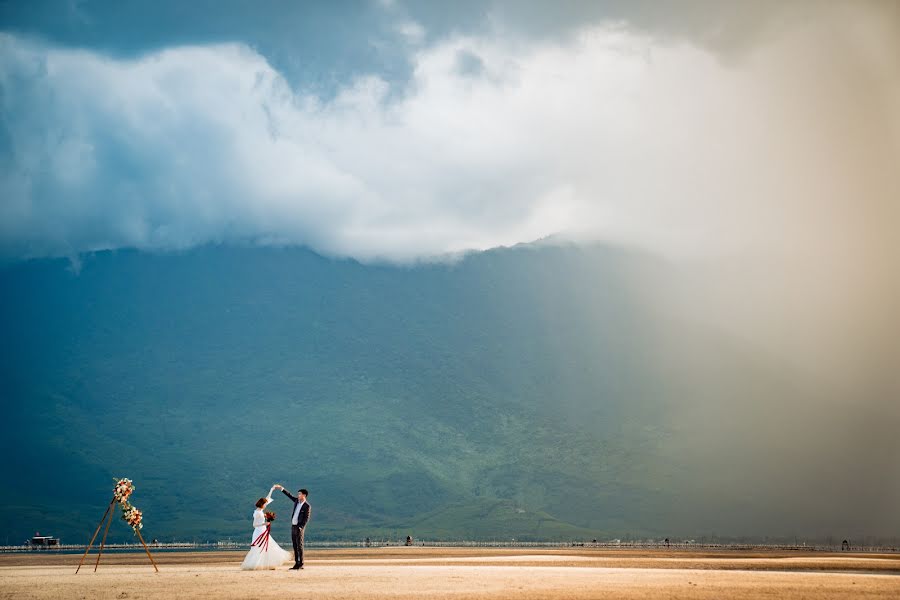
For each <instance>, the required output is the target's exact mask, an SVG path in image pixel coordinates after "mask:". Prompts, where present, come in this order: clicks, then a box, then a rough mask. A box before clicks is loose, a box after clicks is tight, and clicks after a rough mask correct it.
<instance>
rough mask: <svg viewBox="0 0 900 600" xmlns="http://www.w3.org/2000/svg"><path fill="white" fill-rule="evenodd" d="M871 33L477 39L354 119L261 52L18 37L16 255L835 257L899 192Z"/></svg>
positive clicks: (425, 52) (13, 188)
mask: <svg viewBox="0 0 900 600" xmlns="http://www.w3.org/2000/svg"><path fill="white" fill-rule="evenodd" d="M826 25H828V24H826ZM852 25H853V27H847V28H846V29H845V31H844V32H843V33H842V37H840V38H839V41H840V42H841V45H840V47H839V49H838V50H834V51H832V50H829V48H833V47H834V45H835V41H834V37H833V31H831V29H830V28H829V27H827V26H821V27H817V26H815V25H812V26H810V27H809V28H807V29H806V30H803V31H793V32H790V35H787V34H785V35H782V36H781V37H780V38H777V39H775V40H773V41H770V44H769V46H767V47H764V48H760V49H758V50H757V51H756V52H754V53H752V54H750V55H749V56H748V57H747V58H746V59H745V61H744V62H742V63H741V64H738V65H734V64H729V65H723V64H722V63H720V62H719V61H717V59H716V57H715V56H714V55H712V54H710V53H708V52H707V51H705V50H702V49H700V48H698V47H694V46H692V45H690V44H687V43H680V44H659V43H657V42H655V41H654V40H653V39H652V38H650V37H646V36H642V35H640V34H639V33H635V32H632V31H628V30H625V29H615V28H602V27H595V28H591V29H585V30H582V31H581V32H580V33H579V34H578V35H577V36H576V37H574V38H573V39H571V40H570V41H568V42H566V43H551V42H544V43H532V44H529V43H525V42H523V41H522V40H518V39H511V38H505V37H503V36H494V37H465V38H463V37H460V38H453V39H449V40H445V41H443V42H441V43H439V44H437V45H435V46H432V47H427V48H422V49H420V50H419V51H418V52H417V53H416V54H415V56H414V57H413V64H414V75H413V78H412V81H411V82H410V83H409V87H408V89H407V90H406V91H405V93H404V94H403V95H402V96H400V97H399V98H396V97H395V96H389V94H388V91H389V89H388V84H387V83H385V82H384V81H382V80H381V79H379V78H378V77H375V76H370V77H366V78H361V79H358V80H356V81H353V82H351V83H349V84H348V85H347V86H346V87H345V88H344V89H342V90H341V91H340V93H339V94H338V95H337V96H336V97H335V98H334V99H333V100H330V101H324V100H321V99H319V98H317V97H314V96H311V95H305V94H303V93H302V92H301V93H295V92H294V91H292V90H291V88H290V87H289V86H288V85H287V84H286V83H285V81H284V80H283V79H282V77H281V76H280V75H279V74H278V73H277V72H276V71H275V70H273V68H272V67H271V66H270V65H269V64H268V63H267V62H266V61H265V60H264V59H263V58H262V57H261V56H260V55H258V54H256V53H255V52H253V51H252V50H250V49H248V48H246V47H243V46H240V45H219V46H210V47H180V48H172V49H168V50H165V51H161V52H158V53H155V54H151V55H147V56H144V57H142V58H140V59H137V60H114V59H111V58H108V57H105V56H103V55H101V54H97V53H92V52H86V51H79V50H71V49H62V48H55V47H51V46H47V45H44V44H42V43H40V42H35V41H29V40H25V39H22V38H20V37H17V36H14V35H9V34H3V35H2V37H0V54H2V58H0V86H2V102H3V115H4V129H5V136H6V138H7V141H8V144H9V147H10V150H9V152H8V155H7V156H6V157H5V158H4V161H3V163H2V175H0V176H2V181H0V186H2V187H0V190H2V195H3V200H2V203H0V218H2V223H0V248H2V252H3V253H4V254H6V255H7V256H12V257H21V256H35V255H66V254H72V253H76V252H80V251H89V250H95V249H100V248H113V247H123V246H127V247H137V248H144V249H167V248H182V247H187V246H191V245H195V244H201V243H205V242H218V241H230V240H242V241H246V240H251V241H258V242H261V243H299V244H307V245H310V246H311V247H313V248H314V249H317V250H319V251H322V252H325V253H331V254H338V255H349V256H354V257H357V258H360V259H363V260H366V259H375V258H386V259H389V260H397V261H407V260H413V259H416V258H421V257H433V256H437V255H441V254H443V253H447V252H455V251H459V250H464V249H481V248H488V247H493V246H497V245H506V244H513V243H516V242H522V241H530V240H533V239H536V238H540V237H543V236H547V235H550V234H554V233H560V232H564V233H568V234H570V235H577V236H582V237H588V238H592V239H596V238H602V239H610V240H615V241H620V242H625V243H634V244H639V245H643V246H646V247H650V248H653V249H656V250H659V251H661V252H665V253H670V254H673V253H675V254H678V253H682V254H683V253H701V254H702V253H708V252H727V251H734V250H742V249H745V248H747V247H751V248H779V249H781V248H784V247H791V246H794V245H797V244H801V245H804V247H805V246H807V245H809V244H813V245H815V244H823V243H828V244H833V243H835V241H836V240H837V239H838V238H839V237H840V236H841V235H842V233H841V232H844V233H846V228H845V225H846V221H845V220H844V219H845V218H846V217H847V216H848V215H850V214H853V213H854V211H859V210H860V205H859V204H858V202H859V195H857V194H856V192H858V191H859V190H866V192H867V193H866V195H865V198H866V200H865V202H866V204H865V205H863V209H866V208H869V207H874V208H878V207H883V206H884V202H883V200H884V198H886V195H885V194H886V193H887V192H888V191H889V190H890V189H896V185H897V176H896V174H891V173H890V172H889V170H886V169H885V167H887V166H889V165H890V164H891V162H892V161H893V162H894V163H896V159H897V155H898V142H897V135H898V131H900V125H898V124H900V117H898V112H900V109H898V108H897V107H898V106H900V93H898V77H897V71H896V69H895V67H896V62H895V60H894V59H892V58H890V55H889V51H890V50H892V49H894V50H896V46H897V44H896V41H895V40H891V39H890V35H889V34H890V29H886V30H881V31H879V29H878V24H877V22H876V21H875V20H867V19H866V18H865V15H863V17H859V18H857V21H855V22H854V23H852ZM826 34H827V35H826ZM886 36H887V37H886ZM873 38H874V39H875V40H879V41H873ZM879 43H880V44H881V46H879ZM823 53H824V55H823ZM831 54H835V55H836V57H837V58H839V59H840V62H839V63H837V64H835V63H833V62H832V63H830V64H828V63H826V60H825V59H831V58H834V57H832V56H831ZM824 66H829V67H831V71H828V70H823V69H822V67H824ZM817 69H818V70H817ZM860 72H862V73H863V74H862V75H861V74H860ZM847 86H853V89H852V91H847V90H846V88H847ZM860 86H861V87H860ZM891 127H893V129H891ZM892 186H893V188H892ZM857 225H859V226H860V227H863V229H865V227H864V226H863V225H864V224H862V223H857ZM857 233H858V232H857ZM846 237H848V239H851V241H852V240H856V239H857V236H856V235H852V236H846ZM838 243H841V242H840V241H838Z"/></svg>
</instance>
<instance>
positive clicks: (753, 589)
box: [0, 547, 900, 600]
mask: <svg viewBox="0 0 900 600" xmlns="http://www.w3.org/2000/svg"><path fill="white" fill-rule="evenodd" d="M155 557H156V559H157V562H158V564H159V567H160V572H159V573H158V574H157V573H154V572H153V569H152V567H151V566H150V564H149V562H148V560H147V556H146V555H144V554H108V555H106V554H105V555H104V556H103V559H102V561H101V563H100V567H99V570H98V571H97V572H96V573H94V572H93V560H91V559H90V557H89V559H88V560H89V561H88V562H86V563H85V564H86V566H85V567H82V569H81V572H80V573H79V574H78V575H76V574H75V567H76V565H77V564H78V561H79V559H80V557H79V556H76V555H65V554H39V555H34V554H32V555H17V554H11V555H2V556H0V599H4V600H5V599H13V598H15V599H16V600H19V599H32V598H35V599H37V598H63V599H67V598H76V599H93V598H100V599H106V598H109V599H113V598H115V599H128V600H138V599H141V600H163V599H168V598H208V599H213V598H215V599H230V598H279V599H281V600H283V599H284V598H304V597H306V598H314V599H316V600H330V599H336V598H429V599H435V600H437V599H441V598H453V599H465V598H494V599H501V598H541V599H543V600H549V599H557V598H559V599H563V598H565V599H570V598H572V599H575V598H667V599H671V598H691V599H693V598H737V599H742V598H791V599H797V598H811V599H812V598H815V599H821V598H826V599H827V598H848V597H850V598H852V597H859V598H892V599H896V598H900V555H896V554H880V555H876V554H851V553H840V554H829V553H821V552H818V553H803V552H734V551H720V552H687V551H672V552H668V551H661V550H660V551H654V550H621V551H619V550H608V549H589V548H587V549H586V548H572V549H571V550H569V549H563V550H560V549H530V550H521V549H473V548H422V547H413V548H396V547H395V548H375V549H365V550H363V549H348V550H318V551H317V550H311V551H309V559H308V561H307V566H306V568H305V569H304V570H302V571H299V572H298V571H289V570H287V567H286V566H285V567H284V568H282V569H279V570H277V571H256V572H243V571H241V570H240V569H239V565H240V562H241V560H242V558H243V553H242V552H195V553H187V552H178V553H174V552H173V553H159V554H157V555H155Z"/></svg>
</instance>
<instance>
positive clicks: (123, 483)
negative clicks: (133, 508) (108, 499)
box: [113, 477, 134, 504]
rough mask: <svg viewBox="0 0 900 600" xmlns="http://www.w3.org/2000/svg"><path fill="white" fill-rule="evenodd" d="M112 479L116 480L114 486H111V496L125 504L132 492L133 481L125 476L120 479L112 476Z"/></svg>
mask: <svg viewBox="0 0 900 600" xmlns="http://www.w3.org/2000/svg"><path fill="white" fill-rule="evenodd" d="M113 481H115V482H116V486H115V487H114V488H113V497H114V498H115V499H116V502H118V503H119V504H126V503H127V502H128V497H129V496H131V494H133V493H134V482H132V481H131V480H130V479H128V478H127V477H123V478H122V479H116V478H115V477H114V478H113Z"/></svg>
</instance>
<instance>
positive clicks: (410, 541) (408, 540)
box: [406, 535, 413, 546]
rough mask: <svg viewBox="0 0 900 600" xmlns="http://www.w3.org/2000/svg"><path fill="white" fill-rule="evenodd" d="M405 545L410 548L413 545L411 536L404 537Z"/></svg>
mask: <svg viewBox="0 0 900 600" xmlns="http://www.w3.org/2000/svg"><path fill="white" fill-rule="evenodd" d="M406 545H407V546H412V545H413V539H412V536H411V535H408V536H406Z"/></svg>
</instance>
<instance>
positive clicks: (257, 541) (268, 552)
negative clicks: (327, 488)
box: [241, 483, 309, 571]
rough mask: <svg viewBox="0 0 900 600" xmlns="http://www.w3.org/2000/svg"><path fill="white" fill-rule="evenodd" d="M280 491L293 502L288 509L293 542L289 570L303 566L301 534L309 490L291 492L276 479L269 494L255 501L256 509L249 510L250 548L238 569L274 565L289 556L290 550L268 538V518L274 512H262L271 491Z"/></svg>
mask: <svg viewBox="0 0 900 600" xmlns="http://www.w3.org/2000/svg"><path fill="white" fill-rule="evenodd" d="M275 490H281V492H282V493H283V494H284V495H285V496H287V497H288V498H290V499H291V500H292V501H293V502H294V509H293V510H292V511H291V543H292V544H293V545H294V566H293V567H291V569H292V570H296V569H302V568H303V534H304V530H305V529H306V524H307V523H308V522H309V502H307V501H306V498H307V496H309V492H308V491H307V490H305V489H302V488H301V489H299V490H297V495H296V496H294V495H293V494H291V493H290V492H289V491H287V490H286V489H284V486H283V485H281V484H278V483H276V484H275V485H273V486H272V489H270V490H269V495H268V496H266V497H265V498H260V499H259V500H257V501H256V510H254V511H253V536H252V537H251V538H250V552H248V553H247V556H246V557H245V558H244V562H243V563H241V569H244V570H245V571H248V570H257V569H274V568H275V567H278V566H280V565H283V564H284V563H286V562H287V561H289V560H291V553H290V552H288V551H287V550H284V549H282V548H281V546H279V545H278V544H277V543H276V542H275V540H274V539H272V521H274V520H275V513H271V512H264V511H263V509H264V508H265V507H266V505H268V504H269V502H271V501H272V492H274V491H275Z"/></svg>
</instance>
